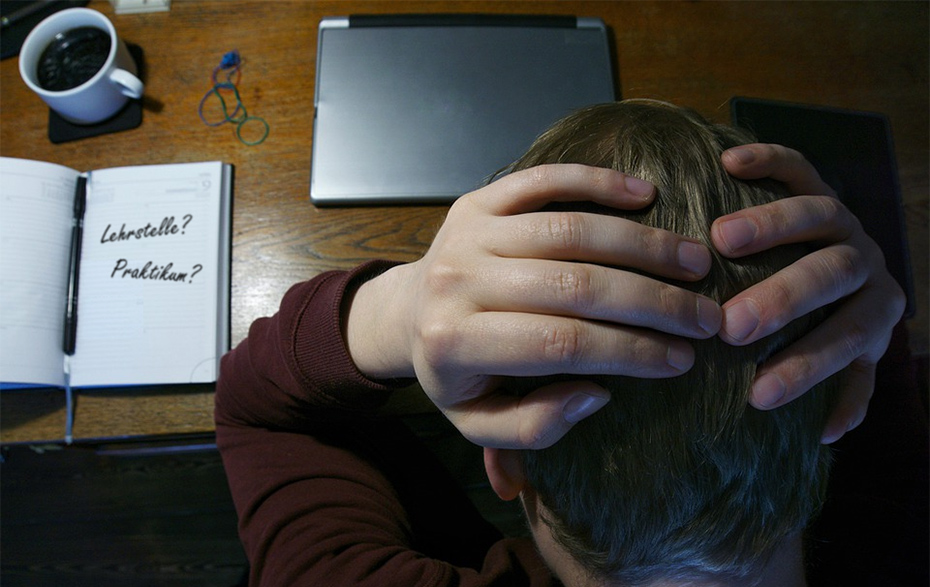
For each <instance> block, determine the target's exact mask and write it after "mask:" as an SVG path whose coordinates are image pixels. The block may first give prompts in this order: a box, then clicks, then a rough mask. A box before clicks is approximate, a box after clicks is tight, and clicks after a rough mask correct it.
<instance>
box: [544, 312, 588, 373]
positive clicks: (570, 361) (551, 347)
mask: <svg viewBox="0 0 930 587" xmlns="http://www.w3.org/2000/svg"><path fill="white" fill-rule="evenodd" d="M583 338H584V334H583V333H582V329H581V326H580V325H579V324H578V322H576V321H574V320H572V321H567V322H566V323H564V324H560V325H558V326H553V327H552V328H550V329H549V330H548V331H547V332H546V335H545V337H544V339H543V348H542V352H543V357H545V360H546V361H547V362H549V363H551V364H558V365H565V366H571V365H576V364H578V363H579V362H581V360H582V356H583V354H584V353H583V349H584V344H583Z"/></svg>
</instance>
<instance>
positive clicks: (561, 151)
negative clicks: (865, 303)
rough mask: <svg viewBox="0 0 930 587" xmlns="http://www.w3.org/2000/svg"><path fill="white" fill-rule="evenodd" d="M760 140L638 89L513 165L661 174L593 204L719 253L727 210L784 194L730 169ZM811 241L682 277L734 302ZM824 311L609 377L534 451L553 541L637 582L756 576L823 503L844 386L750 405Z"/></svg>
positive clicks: (549, 134) (528, 461) (587, 562)
mask: <svg viewBox="0 0 930 587" xmlns="http://www.w3.org/2000/svg"><path fill="white" fill-rule="evenodd" d="M749 142H752V137H751V136H749V135H747V134H745V133H744V132H742V131H739V130H737V129H734V128H731V127H728V126H722V125H715V124H711V123H710V122H708V121H707V120H705V119H704V118H702V117H701V116H700V115H698V114H697V113H695V112H693V111H691V110H687V109H684V108H680V107H677V106H673V105H671V104H666V103H661V102H655V101H647V100H628V101H624V102H617V103H612V104H602V105H598V106H593V107H590V108H586V109H584V110H581V111H579V112H577V113H575V114H572V115H570V116H568V117H566V118H565V119H563V120H562V121H560V122H558V123H557V124H556V125H554V126H553V127H552V128H550V129H549V130H548V131H546V133H545V134H543V135H542V136H541V137H540V138H539V139H538V140H537V141H536V142H535V143H534V144H533V146H532V147H531V148H530V149H529V150H528V152H527V153H526V154H525V155H524V156H523V157H522V158H520V159H519V160H518V161H517V162H515V163H514V164H513V165H512V166H511V168H510V169H511V170H514V171H516V170H520V169H525V168H529V167H533V166H536V165H542V164H547V163H582V164H587V165H595V166H600V167H608V168H612V169H617V170H620V171H623V172H626V173H628V174H631V175H634V176H636V177H640V178H643V179H646V180H648V181H650V182H652V183H654V184H655V185H656V186H657V191H656V200H655V203H654V204H653V205H651V206H650V207H648V208H647V209H645V210H643V211H636V212H624V213H618V212H617V211H614V210H607V209H605V208H596V207H591V208H586V210H587V211H598V212H604V213H610V214H614V215H618V216H623V217H626V218H630V219H633V220H636V221H637V222H641V223H643V224H646V225H649V226H653V227H658V228H662V229H666V230H670V231H673V232H676V233H678V234H681V235H684V236H688V237H692V238H696V239H699V240H700V241H702V242H704V243H706V244H708V246H709V247H710V249H711V251H714V248H713V246H712V245H711V244H710V236H709V232H710V226H711V223H712V222H713V220H714V219H715V218H718V217H720V216H722V215H724V214H727V213H730V212H734V211H736V210H739V209H742V208H746V207H749V206H754V205H758V204H764V203H766V202H771V201H774V200H776V199H778V198H780V197H783V195H784V194H783V193H782V192H781V191H780V190H779V188H778V186H777V185H776V184H774V183H765V182H744V181H739V180H736V179H734V178H733V177H731V176H729V175H728V174H727V173H726V171H725V170H724V169H723V167H722V164H721V162H720V155H721V153H722V152H723V151H724V150H725V149H727V148H730V147H733V146H736V145H739V144H744V143H749ZM805 252H806V251H805V250H804V248H803V247H800V246H786V247H778V248H777V249H774V250H772V251H767V252H764V253H759V254H756V255H752V256H750V257H746V258H744V259H738V260H732V259H726V258H724V257H721V256H720V255H717V254H715V256H714V260H713V265H712V269H711V271H710V274H709V275H708V276H707V277H706V278H705V279H703V280H701V281H698V282H696V283H690V282H687V283H686V282H680V283H678V282H675V285H678V286H681V287H684V288H687V289H691V290H693V291H696V292H699V293H701V294H703V295H706V296H709V297H711V298H713V299H715V300H717V301H718V302H721V303H722V302H724V301H726V300H727V299H729V298H730V297H732V296H733V295H734V294H736V293H737V292H739V291H741V290H743V289H745V288H746V287H748V286H750V285H752V284H755V283H758V282H760V281H762V280H763V279H765V278H766V277H768V276H770V275H771V274H773V273H774V272H776V271H777V270H779V269H781V268H783V267H785V266H787V265H788V264H790V263H791V262H793V261H795V260H797V259H798V258H800V256H802V255H803V254H804V253H805ZM821 319H822V315H821V313H820V312H817V313H813V314H811V315H808V316H805V317H803V318H800V319H798V320H795V321H794V322H792V323H791V324H789V325H788V326H786V327H785V328H783V329H782V330H780V331H779V332H777V333H775V334H773V335H771V336H769V337H766V338H764V339H762V340H760V341H758V342H756V343H754V344H751V345H748V346H743V347H735V346H731V345H728V344H725V343H724V342H722V341H721V340H720V339H719V338H716V337H715V338H712V339H709V340H704V341H693V344H694V346H695V353H696V362H695V366H694V367H693V368H692V369H691V370H690V371H688V372H687V373H686V374H684V375H681V376H679V377H676V378H670V379H636V378H630V377H603V378H601V379H599V381H600V382H601V383H602V384H603V385H605V386H606V387H608V388H609V389H610V390H611V391H612V395H613V397H612V399H611V402H610V403H609V404H608V405H607V407H605V408H603V409H602V410H601V411H599V412H597V413H596V414H595V415H593V416H591V417H589V418H588V419H586V420H584V421H582V422H581V423H579V424H578V425H576V426H575V427H574V428H573V429H572V431H571V432H569V434H568V435H566V437H565V438H563V439H562V440H561V441H559V442H558V443H556V444H555V445H554V446H552V447H551V448H548V449H545V450H541V451H525V452H524V464H525V469H526V474H527V479H528V482H529V483H530V484H531V485H532V486H533V488H534V489H535V490H536V491H537V493H538V494H539V496H540V499H541V500H542V502H543V504H544V505H545V506H546V508H547V509H548V510H549V512H550V515H549V516H548V518H547V519H545V520H544V521H545V522H546V523H547V524H548V525H549V526H550V528H551V530H552V532H553V535H554V536H555V538H556V540H557V541H558V542H559V543H560V544H561V545H562V546H563V547H564V548H565V549H566V550H567V551H568V552H569V553H570V554H571V555H572V556H573V557H574V558H575V559H576V560H577V561H578V562H580V563H581V564H582V565H584V566H585V567H586V568H587V569H589V570H590V571H591V572H592V573H593V574H594V575H595V576H597V577H600V578H603V579H607V580H611V581H619V582H622V583H624V584H629V585H636V584H641V583H646V582H648V581H653V580H657V579H666V580H669V579H701V578H715V579H742V580H745V579H747V578H750V577H752V576H753V575H754V574H756V573H758V572H759V570H760V569H761V568H762V566H764V564H765V563H766V561H767V560H768V558H769V557H770V555H771V554H772V553H773V552H774V550H775V549H776V548H777V547H778V545H779V544H780V543H781V542H782V541H783V540H784V539H785V538H786V537H788V536H790V535H792V534H794V533H796V532H798V531H799V530H801V529H803V528H804V527H805V526H806V525H807V524H808V522H809V521H810V519H811V517H812V516H813V515H814V514H815V513H816V512H817V510H818V508H819V507H820V505H821V503H822V500H823V498H824V492H825V489H826V483H827V478H828V472H829V466H830V452H829V448H828V447H825V446H823V445H821V443H820V434H821V431H822V430H823V427H824V424H825V421H826V416H827V413H828V411H829V409H830V407H831V405H832V403H833V397H834V395H835V388H836V383H835V381H834V380H832V379H831V380H828V381H827V382H824V383H821V384H820V385H818V386H817V387H816V388H815V389H813V390H811V391H810V392H808V393H807V394H805V395H804V396H803V397H801V398H800V399H797V400H795V401H793V402H792V403H790V404H788V405H787V406H785V407H782V408H779V409H776V410H773V411H767V412H762V411H758V410H756V409H753V408H751V407H750V406H749V405H748V403H747V402H748V399H749V393H750V386H751V383H752V381H753V379H754V377H755V374H756V369H757V366H758V365H759V364H760V363H761V362H762V361H764V360H765V359H766V358H768V357H769V356H771V355H772V354H773V353H774V352H776V351H777V350H779V349H781V348H783V347H784V346H785V345H787V344H789V343H790V342H792V341H794V340H796V339H797V338H799V337H800V336H801V335H803V334H804V333H806V332H808V331H809V330H810V329H811V328H812V327H813V326H814V325H815V324H816V323H817V322H818V321H819V320H821ZM524 383H526V382H524ZM536 383H538V381H535V382H531V385H535V384H536Z"/></svg>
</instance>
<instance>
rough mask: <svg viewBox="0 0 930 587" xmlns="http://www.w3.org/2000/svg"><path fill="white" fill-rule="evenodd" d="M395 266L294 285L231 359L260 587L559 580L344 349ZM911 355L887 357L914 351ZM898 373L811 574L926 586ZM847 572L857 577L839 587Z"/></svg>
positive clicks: (819, 578) (234, 466) (228, 462)
mask: <svg viewBox="0 0 930 587" xmlns="http://www.w3.org/2000/svg"><path fill="white" fill-rule="evenodd" d="M390 266H391V265H390V264H388V263H384V262H372V263H368V264H365V265H362V266H361V267H359V268H357V269H355V270H353V271H351V272H330V273H325V274H323V275H320V276H318V277H316V278H314V279H312V280H310V281H308V282H304V283H300V284H297V285H295V286H294V287H293V288H291V290H290V291H289V292H288V293H287V294H286V295H285V297H284V299H283V301H282V302H281V307H280V310H279V312H278V313H277V314H276V315H275V316H273V317H271V318H262V319H259V320H256V321H255V323H254V324H253V325H252V327H251V329H250V331H249V336H248V338H247V339H246V340H244V341H243V342H242V343H241V344H240V345H239V346H238V347H237V348H236V349H235V350H233V351H231V352H230V353H229V354H228V355H227V356H225V357H224V359H223V363H222V368H221V373H220V380H219V382H218V384H217V394H216V435H217V444H218V446H219V449H220V451H221V453H222V456H223V461H224V464H225V467H226V471H227V475H228V478H229V484H230V488H231V490H232V495H233V499H234V501H235V504H236V509H237V511H238V514H239V532H240V536H241V538H242V542H243V544H244V546H245V550H246V554H247V556H248V559H249V561H250V565H251V581H250V584H252V585H271V586H289V585H311V586H315V585H327V586H341V585H372V586H378V587H383V586H392V585H397V586H403V587H410V586H419V585H423V586H425V585H431V586H432V585H435V586H453V585H456V586H477V585H502V586H509V587H510V586H519V585H553V584H557V581H556V580H555V579H553V578H552V576H551V575H550V573H549V571H548V569H547V568H546V566H545V564H544V562H543V560H542V559H541V558H540V556H539V554H538V553H537V552H536V549H535V547H534V546H533V544H532V542H531V541H529V540H528V539H525V538H504V537H502V536H500V534H499V533H498V532H497V531H496V530H495V529H494V528H493V527H491V526H490V525H489V524H487V523H486V522H485V521H484V520H483V519H482V518H481V516H480V515H479V514H478V512H477V511H476V510H475V509H474V507H473V506H472V505H471V504H470V502H469V501H468V500H467V498H465V496H464V494H463V493H462V492H461V490H460V489H459V488H457V487H456V486H455V484H454V482H453V481H451V479H450V478H449V477H448V475H447V474H446V473H445V472H444V470H443V469H442V467H441V465H439V464H438V463H436V462H435V459H434V457H433V456H432V454H431V453H430V452H429V451H428V450H426V449H425V448H424V447H423V446H422V445H421V444H420V443H418V442H417V440H416V439H415V438H414V437H413V436H412V435H411V434H410V433H409V432H408V431H407V430H406V429H405V428H404V427H403V426H402V425H399V424H398V423H396V422H394V421H392V420H389V419H386V418H383V417H381V415H380V414H379V408H380V407H381V406H383V405H384V403H385V402H386V401H387V399H388V397H389V395H390V394H391V391H392V389H395V388H396V387H398V386H401V385H406V384H409V383H410V382H409V381H399V382H383V381H381V382H378V381H372V380H370V379H368V378H366V377H365V376H364V375H362V374H361V373H360V372H359V371H358V370H357V369H356V367H355V365H354V364H353V363H352V361H351V359H350V358H349V355H348V352H347V350H346V346H345V343H344V340H343V336H342V316H343V308H342V304H343V299H344V298H346V296H347V293H351V292H352V291H354V289H355V288H356V287H357V286H358V284H359V283H361V282H362V281H364V280H366V279H370V278H371V277H372V276H374V275H377V274H378V273H379V272H381V271H384V270H385V269H386V268H388V267H390ZM898 338H900V337H898ZM899 346H900V345H899ZM906 351H907V348H906V343H905V344H904V346H903V347H902V348H901V349H896V348H893V349H892V352H890V353H889V355H894V357H896V359H895V360H897V361H899V363H900V361H905V362H907V356H908V355H907V352H906ZM891 371H892V374H893V377H892V378H893V379H895V380H894V382H893V383H892V385H894V386H895V389H896V391H898V390H902V389H903V390H905V391H906V393H894V394H887V395H888V396H890V400H891V401H885V400H886V399H889V398H883V399H882V400H881V401H879V398H882V396H883V393H882V389H881V387H879V388H878V389H879V392H878V393H877V394H876V399H875V400H873V406H872V408H871V410H870V416H869V418H868V419H867V423H871V421H872V420H873V419H880V418H884V419H886V420H889V421H892V422H893V426H894V427H895V428H894V435H893V437H891V436H889V435H888V434H886V433H878V434H876V433H874V432H873V431H872V429H871V427H870V426H869V425H868V424H867V425H863V426H862V427H860V430H857V431H856V432H854V433H851V434H848V435H847V438H845V439H844V440H843V441H841V443H846V444H845V445H844V444H840V445H838V446H839V449H838V452H839V456H838V463H837V475H835V476H834V483H833V485H834V487H833V490H832V493H831V501H830V503H828V505H827V508H826V509H825V513H824V516H823V517H822V520H821V522H822V523H821V524H820V525H819V526H817V527H815V528H814V530H813V533H814V541H815V543H816V545H817V548H816V549H815V550H814V551H813V553H812V555H811V561H812V564H813V565H814V567H815V568H814V569H812V573H811V574H812V579H813V581H812V582H813V583H814V584H824V585H838V584H857V585H882V586H890V585H913V584H919V583H915V582H912V581H914V580H915V578H916V579H917V580H921V581H922V582H923V584H926V571H927V564H926V563H927V558H926V556H927V550H926V547H927V539H926V526H927V511H926V497H927V493H926V488H927V474H926V469H927V466H926V465H927V446H926V419H925V417H924V416H925V414H924V412H923V410H922V409H921V407H920V406H919V404H917V403H914V400H915V399H916V397H917V396H916V393H915V392H914V378H913V372H912V371H910V370H909V369H908V365H901V364H898V363H895V367H894V368H893V369H891ZM881 385H882V383H881V382H879V386H881ZM877 404H880V405H877ZM886 404H887V405H886ZM875 412H878V413H877V414H875ZM879 432H881V431H880V430H879ZM846 445H849V446H852V447H853V448H854V449H855V450H856V451H859V452H862V453H863V456H862V457H861V458H858V457H857V455H853V456H852V457H851V456H850V454H849V452H848V451H847V449H844V448H843V447H844V446H846ZM854 457H856V458H854ZM863 521H866V522H867V525H866V526H865V527H862V526H861V523H862V522H863ZM847 571H848V572H849V575H851V576H852V577H854V578H856V579H860V580H857V581H854V582H853V583H848V582H845V581H844V582H838V581H839V580H840V578H841V577H845V576H847ZM869 574H871V575H872V576H874V582H872V581H871V579H870V580H869V582H867V583H863V582H862V580H861V579H863V578H866V577H869Z"/></svg>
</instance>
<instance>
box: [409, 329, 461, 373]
mask: <svg viewBox="0 0 930 587" xmlns="http://www.w3.org/2000/svg"><path fill="white" fill-rule="evenodd" d="M419 339H420V345H419V346H420V353H421V355H422V357H423V360H424V361H425V362H426V364H428V365H430V366H431V367H433V368H436V367H441V366H448V365H449V364H450V363H452V362H453V361H454V358H455V357H456V354H457V349H458V347H459V346H460V343H461V332H460V330H459V328H458V326H457V325H456V324H454V323H452V322H449V321H446V320H428V321H426V322H424V323H423V324H421V325H420V328H419Z"/></svg>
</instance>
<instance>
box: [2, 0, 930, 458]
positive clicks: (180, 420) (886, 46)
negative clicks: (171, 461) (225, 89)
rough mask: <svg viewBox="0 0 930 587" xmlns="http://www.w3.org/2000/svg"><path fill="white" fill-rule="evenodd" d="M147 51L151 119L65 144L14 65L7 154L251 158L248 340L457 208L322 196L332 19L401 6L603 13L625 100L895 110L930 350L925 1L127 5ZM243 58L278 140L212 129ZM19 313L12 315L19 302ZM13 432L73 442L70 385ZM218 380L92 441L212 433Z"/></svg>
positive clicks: (235, 292)
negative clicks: (215, 84) (325, 48)
mask: <svg viewBox="0 0 930 587" xmlns="http://www.w3.org/2000/svg"><path fill="white" fill-rule="evenodd" d="M90 7H92V8H95V9H97V10H99V11H101V12H103V13H104V14H107V15H108V16H110V18H111V19H112V20H113V22H114V24H115V25H116V28H117V30H118V31H119V32H120V34H121V35H122V37H123V38H124V39H126V40H127V41H129V42H131V43H135V44H138V45H139V46H141V47H142V49H143V51H144V55H145V64H146V66H145V82H146V101H145V107H146V109H145V112H144V121H143V124H142V126H141V127H139V128H138V129H135V130H132V131H127V132H123V133H118V134H112V135H108V136H101V137H97V138H92V139H86V140H81V141H77V142H73V143H65V144H61V145H53V144H51V143H50V142H49V141H48V139H47V134H46V125H47V118H48V110H47V108H46V107H45V106H44V104H43V103H42V102H41V101H40V100H39V99H38V98H37V97H36V96H35V95H33V94H32V93H30V91H29V90H28V89H27V88H26V86H25V84H23V82H22V81H21V79H20V77H19V72H18V60H17V58H10V59H6V60H4V61H3V62H2V63H0V122H2V124H0V154H2V155H4V156H11V157H25V158H33V159H41V160H46V161H53V162H56V163H60V164H63V165H67V166H69V167H73V168H76V169H93V168H97V167H110V166H119V165H138V164H144V163H173V162H187V161H200V160H222V161H225V162H228V163H232V164H234V165H235V167H236V189H235V206H234V243H233V244H234V246H233V267H232V278H233V285H232V338H233V343H234V344H235V343H237V342H239V341H240V340H242V338H244V337H245V336H246V334H247V332H248V327H249V324H250V323H251V322H252V321H253V320H254V319H255V318H258V317H260V316H264V315H269V314H271V313H273V312H275V310H276V307H277V304H278V301H279V300H280V298H281V296H282V295H283V294H284V292H285V291H286V290H287V288H288V287H289V286H290V285H292V284H293V283H295V282H297V281H300V280H304V279H307V278H309V277H312V276H313V275H316V274H318V273H320V272H322V271H326V270H330V269H345V268H349V267H351V266H353V265H355V264H357V263H359V262H362V261H365V260H368V259H372V258H389V259H396V260H401V261H409V260H413V259H416V258H417V257H418V256H419V255H420V254H422V253H423V252H424V251H425V249H426V247H427V246H428V244H429V242H430V240H431V238H432V235H433V234H434V233H435V230H436V229H437V228H438V226H439V225H440V224H441V222H442V219H443V216H444V214H445V212H446V210H447V208H446V207H443V206H429V207H384V208H342V209H318V208H315V207H314V206H313V205H311V204H310V202H309V199H308V191H309V178H310V153H311V140H312V125H313V91H314V73H315V59H316V38H317V24H318V22H319V20H320V19H321V18H322V17H324V16H334V15H336V16H338V15H348V14H359V13H387V12H397V13H399V12H421V13H422V12H432V13H436V12H485V13H553V14H575V15H581V16H598V17H601V18H603V19H604V20H605V21H606V23H607V24H608V25H609V26H610V28H611V32H612V35H613V37H614V43H615V51H616V63H617V71H618V76H619V86H620V91H621V95H622V97H624V98H635V97H650V98H658V99H664V100H669V101H672V102H675V103H678V104H681V105H688V106H691V107H694V108H696V109H697V110H698V111H700V112H701V113H703V114H704V115H706V116H708V117H710V118H712V119H715V120H718V121H721V122H726V121H728V120H729V109H728V101H729V99H730V98H731V97H733V96H736V95H743V96H752V97H761V98H770V99H777V100H789V101H794V102H803V103H810V104H820V105H829V106H836V107H841V108H851V109H856V110H867V111H875V112H882V113H885V114H887V115H888V116H889V117H890V119H891V123H892V126H893V132H894V139H895V147H896V154H897V159H898V165H899V170H900V176H901V184H902V187H903V192H904V199H905V208H906V210H905V214H906V218H907V223H908V230H909V237H910V246H911V250H912V261H913V265H914V270H915V278H916V281H917V286H918V303H917V306H918V315H917V317H915V318H914V319H913V320H912V321H911V323H910V330H911V335H912V342H913V347H914V352H915V353H920V354H926V352H927V348H928V340H927V319H928V313H927V306H928V297H927V279H928V278H927V275H928V268H927V265H928V246H927V241H928V232H927V208H928V159H930V153H928V142H930V140H928V127H930V125H928V111H930V103H928V71H930V62H928V4H927V3H924V2H894V3H892V2H874V3H870V2H849V3H847V2H681V3H679V2H629V3H628V2H477V1H476V2H443V1H434V2H406V1H404V2H401V1H398V2H383V1H382V2H350V1H346V2H296V1H295V2H281V1H276V2H267V1H253V2H247V1H208V0H199V1H196V2H193V1H179V0H175V1H174V2H172V3H171V10H170V11H169V12H163V13H150V14H136V15H120V16H116V15H114V14H113V10H112V7H111V6H110V4H109V3H108V2H102V1H94V2H91V3H90ZM232 49H238V50H239V52H240V54H241V55H242V57H243V60H244V64H243V68H242V77H241V80H240V83H239V90H240V93H241V97H242V101H243V103H244V104H245V106H246V107H247V108H248V112H249V113H250V114H252V115H255V116H261V117H262V118H264V119H265V120H266V121H267V122H268V123H269V125H270V133H269V135H268V138H267V140H266V141H265V142H264V143H262V144H261V145H257V146H252V147H249V146H246V145H243V144H242V143H240V142H239V141H238V140H237V139H236V137H235V133H234V129H233V128H232V127H231V126H230V125H223V126H220V127H215V128H211V127H207V126H205V125H204V124H203V123H202V122H201V120H200V119H199V117H198V114H197V106H198V103H199V102H200V100H201V98H202V96H203V95H204V93H205V92H207V91H208V90H209V89H210V88H211V85H212V84H211V82H210V73H211V71H212V69H213V68H214V66H216V65H217V64H218V63H219V60H220V58H221V57H222V56H223V54H224V53H225V52H227V51H230V50H232ZM2 311H10V310H9V309H8V308H3V309H2ZM0 402H2V409H0V441H2V442H4V443H10V442H26V441H38V440H54V439H60V438H61V437H62V432H63V427H64V419H65V414H64V397H63V393H62V392H61V391H56V390H49V391H30V392H4V394H3V395H2V397H0ZM212 429H213V421H212V392H211V390H210V389H203V388H198V389H195V390H189V389H185V388H180V389H169V390H163V389H159V390H153V389H148V388H146V389H137V390H130V391H123V392H89V393H83V394H81V396H80V398H79V402H78V408H77V414H76V423H75V435H76V437H77V438H78V439H85V440H86V439H99V438H114V437H117V438H118V437H125V436H138V435H149V434H171V433H188V432H210V431H212Z"/></svg>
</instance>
